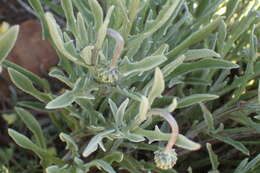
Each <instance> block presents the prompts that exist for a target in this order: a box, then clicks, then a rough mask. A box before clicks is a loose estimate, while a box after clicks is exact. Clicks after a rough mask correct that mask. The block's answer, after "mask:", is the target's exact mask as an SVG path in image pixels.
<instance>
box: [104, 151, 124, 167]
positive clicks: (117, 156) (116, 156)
mask: <svg viewBox="0 0 260 173" xmlns="http://www.w3.org/2000/svg"><path fill="white" fill-rule="evenodd" d="M123 158H124V154H123V153H121V152H119V151H115V152H112V153H108V154H106V155H105V157H103V158H102V160H104V161H106V162H107V163H109V164H112V163H113V162H117V163H120V162H121V161H122V160H123Z"/></svg>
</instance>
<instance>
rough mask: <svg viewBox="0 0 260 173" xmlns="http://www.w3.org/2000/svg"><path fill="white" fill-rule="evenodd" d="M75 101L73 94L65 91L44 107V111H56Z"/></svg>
mask: <svg viewBox="0 0 260 173" xmlns="http://www.w3.org/2000/svg"><path fill="white" fill-rule="evenodd" d="M74 101H75V98H74V95H73V92H71V91H66V92H65V93H64V94H62V95H60V96H58V97H56V98H55V99H54V100H52V101H50V102H49V103H48V104H47V105H46V109H58V108H64V107H66V106H69V105H71V104H72V103H73V102H74Z"/></svg>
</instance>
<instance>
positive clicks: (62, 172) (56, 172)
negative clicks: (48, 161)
mask: <svg viewBox="0 0 260 173" xmlns="http://www.w3.org/2000/svg"><path fill="white" fill-rule="evenodd" d="M46 173H70V171H69V170H66V169H62V168H59V167H58V166H50V167H48V168H46Z"/></svg>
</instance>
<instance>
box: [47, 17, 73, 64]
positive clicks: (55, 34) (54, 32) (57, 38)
mask: <svg viewBox="0 0 260 173" xmlns="http://www.w3.org/2000/svg"><path fill="white" fill-rule="evenodd" d="M45 19H46V21H47V25H48V28H49V31H50V35H51V38H52V40H53V42H54V44H55V46H56V47H57V49H58V50H59V52H60V53H61V54H63V55H64V56H65V57H67V58H68V59H69V60H71V61H73V62H77V61H78V60H77V58H75V57H74V56H73V55H71V54H70V53H69V52H68V51H67V50H66V49H65V46H64V42H63V39H62V38H61V34H60V31H59V30H60V28H59V26H58V24H57V23H56V20H55V19H54V17H53V15H52V14H51V13H49V12H47V13H46V14H45Z"/></svg>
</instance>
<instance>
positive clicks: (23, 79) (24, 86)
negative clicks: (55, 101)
mask: <svg viewBox="0 0 260 173" xmlns="http://www.w3.org/2000/svg"><path fill="white" fill-rule="evenodd" d="M8 73H9V75H10V77H11V80H12V82H13V83H14V84H15V85H16V86H17V87H18V88H19V89H21V90H22V91H24V92H26V93H28V94H30V95H32V96H34V97H35V98H37V99H38V100H40V101H42V102H48V101H49V100H50V98H49V96H48V95H47V94H45V93H43V92H40V91H39V90H38V89H36V88H35V87H34V86H33V83H32V81H31V80H30V79H29V78H28V77H27V76H25V75H24V74H22V73H20V72H18V71H16V70H15V69H12V68H8Z"/></svg>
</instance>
